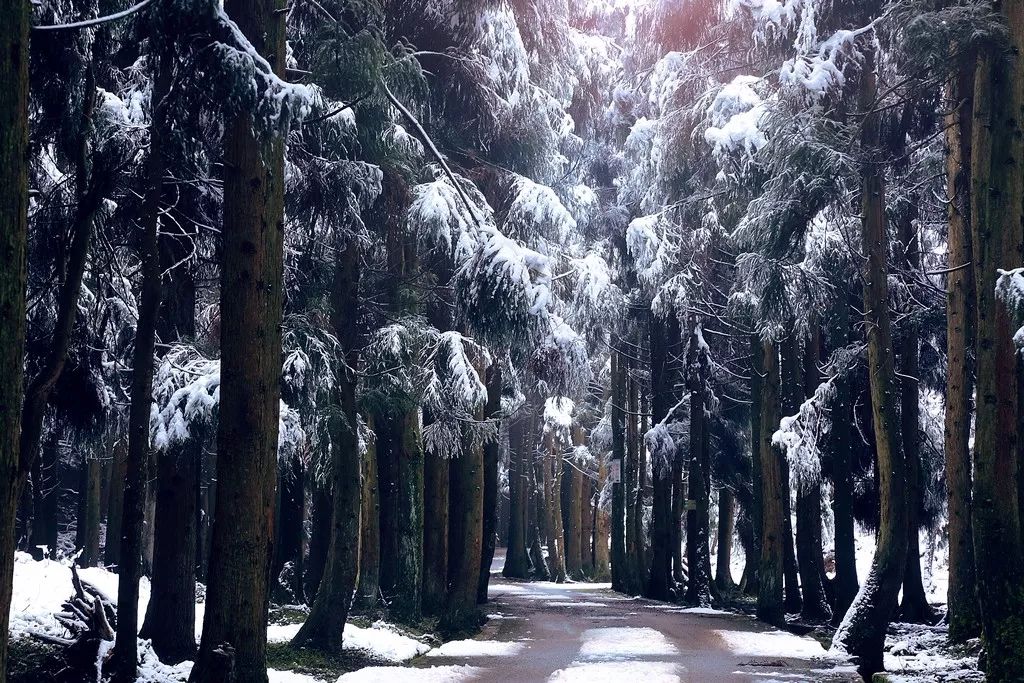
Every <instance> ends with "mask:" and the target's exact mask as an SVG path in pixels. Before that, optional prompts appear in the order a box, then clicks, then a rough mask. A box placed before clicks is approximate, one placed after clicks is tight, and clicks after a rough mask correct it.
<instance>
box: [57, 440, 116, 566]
mask: <svg viewBox="0 0 1024 683" xmlns="http://www.w3.org/2000/svg"><path fill="white" fill-rule="evenodd" d="M54 449H56V444H54ZM113 457H114V462H113V464H112V466H111V468H110V478H111V479H112V480H113V481H114V482H115V485H113V486H111V487H110V500H109V501H108V502H107V543H106V546H105V547H104V548H103V564H104V565H106V567H107V568H113V567H116V566H118V565H119V564H121V513H122V511H123V508H124V486H122V485H121V482H123V481H124V478H125V476H126V473H127V468H128V443H127V441H126V440H125V439H123V438H122V439H118V440H117V442H116V443H115V444H114V456H113ZM44 459H45V454H44ZM53 462H54V471H53V475H54V477H55V479H54V485H55V486H56V474H57V471H56V465H57V453H56V450H54V451H53ZM53 497H54V505H56V502H57V501H56V497H57V493H56V491H54V492H53ZM56 523H57V520H56V515H54V537H56V529H57V527H56Z"/></svg>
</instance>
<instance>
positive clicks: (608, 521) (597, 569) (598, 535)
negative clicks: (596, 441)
mask: <svg viewBox="0 0 1024 683" xmlns="http://www.w3.org/2000/svg"><path fill="white" fill-rule="evenodd" d="M597 467H598V469H597V491H596V494H595V496H594V573H593V579H594V581H608V580H609V579H611V562H610V558H609V555H608V553H609V544H610V542H611V526H612V516H611V513H610V511H609V510H608V509H607V508H606V507H605V505H604V504H603V503H604V501H603V500H602V496H603V495H604V494H603V493H602V492H603V491H604V490H605V487H606V486H609V485H608V463H607V462H606V461H605V460H604V459H603V458H601V459H600V460H599V463H598V466H597Z"/></svg>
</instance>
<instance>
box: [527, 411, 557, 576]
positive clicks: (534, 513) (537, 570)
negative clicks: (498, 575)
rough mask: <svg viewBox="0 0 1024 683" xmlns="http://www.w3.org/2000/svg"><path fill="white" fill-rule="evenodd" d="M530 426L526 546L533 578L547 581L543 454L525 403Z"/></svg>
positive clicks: (531, 413) (533, 416)
mask: <svg viewBox="0 0 1024 683" xmlns="http://www.w3.org/2000/svg"><path fill="white" fill-rule="evenodd" d="M526 410H527V414H528V415H529V424H530V428H529V430H528V434H529V439H528V443H529V444H530V447H529V448H528V451H527V452H528V453H529V454H530V477H531V479H530V492H529V493H530V505H529V513H530V516H529V517H528V518H527V521H526V530H527V535H528V542H527V547H528V549H529V556H530V566H531V567H532V568H533V578H535V579H537V580H539V581H547V580H548V579H550V578H551V573H550V572H549V571H548V566H547V561H546V560H545V559H544V549H543V548H542V547H541V543H542V541H543V539H544V536H545V530H544V527H545V513H544V471H543V469H542V468H543V466H544V454H543V453H542V452H541V449H540V448H539V447H538V446H536V445H534V444H536V441H537V438H538V434H537V432H538V430H537V429H536V422H537V420H536V411H535V409H534V407H533V406H532V405H530V404H529V403H528V404H527V408H526Z"/></svg>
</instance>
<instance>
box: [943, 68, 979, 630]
mask: <svg viewBox="0 0 1024 683" xmlns="http://www.w3.org/2000/svg"><path fill="white" fill-rule="evenodd" d="M970 56H971V59H966V58H965V59H962V61H961V63H960V65H959V68H958V69H957V71H956V73H954V74H953V76H952V77H951V78H950V80H949V84H948V86H947V88H948V96H947V101H948V104H947V107H948V108H949V110H950V113H949V114H948V115H947V116H946V121H945V124H946V148H947V149H948V153H947V157H946V182H947V194H948V198H949V203H948V205H947V207H948V208H947V210H948V220H949V232H948V234H949V237H948V255H947V258H948V261H949V267H950V268H954V269H955V270H952V271H951V272H950V273H949V274H947V275H946V292H947V294H946V348H947V369H946V417H945V433H944V444H945V449H944V450H945V455H946V506H947V510H948V515H949V524H948V529H949V585H948V589H947V591H946V604H947V609H948V611H947V615H948V621H949V639H950V641H952V642H954V643H962V642H965V641H967V640H969V639H970V638H974V637H976V636H977V635H978V634H979V633H980V631H981V625H980V623H979V615H978V600H977V598H976V597H975V578H974V533H973V529H972V526H971V451H970V435H971V412H972V410H973V406H972V400H973V397H974V367H973V365H974V364H973V355H974V338H975V336H974V329H975V310H974V306H975V290H974V265H973V263H972V262H973V260H974V253H973V252H974V250H973V246H972V240H971V213H972V208H971V168H972V158H971V157H972V153H971V136H972V129H973V120H972V119H973V115H974V67H975V61H976V60H975V59H974V55H973V53H972V54H971V55H970Z"/></svg>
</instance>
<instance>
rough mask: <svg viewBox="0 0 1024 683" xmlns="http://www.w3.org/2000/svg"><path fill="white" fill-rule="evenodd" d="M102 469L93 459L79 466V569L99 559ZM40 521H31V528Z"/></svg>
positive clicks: (98, 462)
mask: <svg viewBox="0 0 1024 683" xmlns="http://www.w3.org/2000/svg"><path fill="white" fill-rule="evenodd" d="M101 476H102V467H101V465H100V461H99V460H98V459H97V458H95V457H87V459H86V460H85V462H83V463H82V464H81V465H80V466H79V488H78V506H79V507H78V525H77V527H76V530H75V531H76V533H75V547H76V548H78V549H79V550H81V551H82V554H81V555H79V556H78V562H77V564H78V566H79V567H95V566H96V564H97V563H98V562H99V559H100V479H101ZM39 521H42V520H38V519H37V520H33V527H35V524H36V523H37V522H39Z"/></svg>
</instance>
